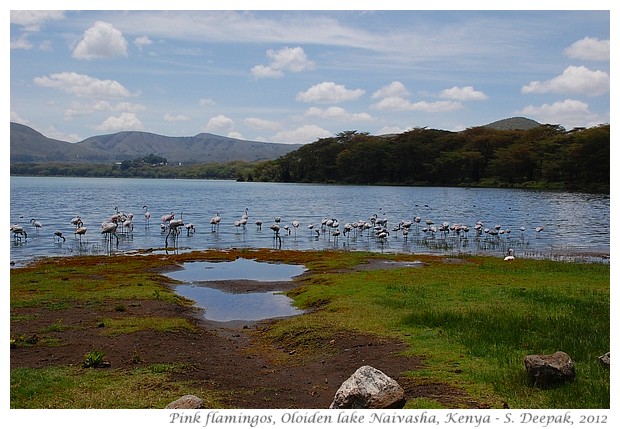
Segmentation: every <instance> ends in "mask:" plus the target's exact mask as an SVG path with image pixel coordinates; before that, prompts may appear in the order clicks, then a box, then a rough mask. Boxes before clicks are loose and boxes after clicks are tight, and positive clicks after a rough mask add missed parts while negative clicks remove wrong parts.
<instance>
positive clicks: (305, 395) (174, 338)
mask: <svg viewBox="0 0 620 429" xmlns="http://www.w3.org/2000/svg"><path fill="white" fill-rule="evenodd" d="M378 266H381V267H382V268H383V269H385V268H386V266H385V265H383V264H381V263H380V262H379V265H378ZM372 268H373V267H372V266H367V265H365V266H363V267H360V269H372ZM210 283H211V284H209V286H210V287H218V288H221V289H224V290H227V291H232V292H235V293H245V292H250V291H268V290H280V291H282V290H286V289H289V288H291V287H292V286H293V283H292V282H277V283H267V282H252V281H245V280H244V281H224V282H210ZM119 308H123V309H124V310H123V311H124V313H123V314H124V315H129V316H135V317H142V316H144V317H148V316H153V315H157V316H160V317H179V316H181V317H184V318H186V319H188V320H191V322H192V323H193V324H195V326H196V327H197V329H195V330H194V331H189V330H181V331H177V332H170V333H164V332H155V331H139V332H135V333H130V334H124V335H120V336H116V337H109V336H105V335H101V330H102V329H105V326H101V320H102V319H105V318H114V317H118V309H119ZM11 312H12V316H13V320H17V321H15V322H11V336H12V337H13V336H15V335H20V334H23V335H24V336H25V337H26V338H28V337H30V336H33V335H35V334H36V335H37V336H38V339H39V340H41V339H42V337H47V338H48V339H49V338H55V339H57V340H58V341H57V343H58V344H59V345H56V346H53V347H51V346H42V345H37V346H32V347H17V348H12V349H11V352H10V365H11V368H16V367H33V368H43V367H47V366H52V365H61V366H66V365H78V366H81V364H82V362H83V360H84V356H85V354H87V353H88V352H91V351H93V350H104V351H105V358H106V360H107V361H109V362H110V367H109V368H107V369H101V370H114V369H132V368H136V367H138V366H144V365H152V364H157V363H181V364H185V365H184V368H185V369H184V370H183V371H181V372H177V373H174V375H173V377H175V378H176V379H179V380H184V381H189V382H190V385H191V386H195V387H196V388H197V389H198V388H199V387H203V388H208V389H213V390H215V391H217V392H218V393H219V395H220V397H221V403H222V404H223V406H224V407H226V408H245V409H257V408H263V409H265V408H269V409H283V408H296V409H309V408H327V407H329V405H330V403H331V402H332V399H333V397H334V394H335V393H336V391H337V390H338V388H339V387H340V385H341V384H342V382H343V381H344V380H346V379H347V378H348V377H349V376H350V375H351V374H352V373H353V372H355V370H356V369H357V368H359V367H360V366H362V365H371V366H373V367H375V368H377V369H380V370H381V371H383V372H384V373H386V374H387V375H389V376H390V377H392V378H394V379H395V380H396V381H397V382H398V383H399V384H400V385H401V386H402V387H403V388H404V390H405V392H406V397H407V399H408V400H411V399H414V398H420V397H422V398H428V399H432V400H435V401H438V402H439V403H441V404H443V406H445V407H447V408H486V407H487V406H486V405H485V404H481V403H478V402H476V401H474V400H472V399H471V398H469V397H468V396H467V395H466V394H465V393H464V392H462V391H460V390H458V389H456V388H454V387H451V386H448V385H443V384H428V383H416V382H415V381H414V380H413V379H412V378H410V377H407V376H405V375H404V373H405V372H407V371H415V370H416V369H419V368H421V367H422V366H423V365H424V358H423V357H422V356H417V357H416V356H404V355H402V354H401V353H400V352H402V351H403V350H404V349H405V345H404V344H402V343H400V342H398V341H394V340H392V339H386V338H378V337H374V336H370V335H366V334H363V333H359V332H338V333H336V334H334V335H332V336H331V337H330V338H328V339H325V341H326V342H328V343H329V344H328V345H329V347H326V348H324V349H323V348H320V347H319V348H317V349H316V350H314V352H313V355H312V358H311V359H308V356H304V352H303V351H300V350H290V349H288V348H287V347H286V346H285V345H284V344H278V343H273V342H270V341H266V340H265V336H264V335H261V333H263V332H265V331H266V330H268V329H269V327H270V324H271V323H273V322H272V321H262V322H258V323H248V322H237V323H235V322H231V323H215V322H209V321H206V320H204V319H203V318H202V316H201V313H200V312H199V311H197V309H195V308H188V307H184V306H182V305H177V304H171V303H167V302H164V301H162V300H142V301H124V302H118V301H115V302H113V303H110V304H109V306H104V309H103V310H101V306H99V305H98V306H92V307H91V306H89V305H81V306H78V307H72V308H71V309H69V310H53V311H51V310H45V309H36V310H33V309H20V308H14V309H12V310H11ZM34 312H36V317H32V318H29V317H22V316H27V315H28V314H29V313H34ZM59 321H62V324H63V325H64V326H71V327H73V328H72V329H64V330H61V331H60V332H44V331H45V330H46V328H48V327H49V326H51V325H53V324H54V323H58V322H59ZM41 332H44V333H41ZM321 350H323V352H322V351H321ZM193 393H194V392H193V391H191V388H190V389H189V390H188V391H187V394H193ZM174 399H176V398H174Z"/></svg>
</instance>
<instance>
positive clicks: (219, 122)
mask: <svg viewBox="0 0 620 429" xmlns="http://www.w3.org/2000/svg"><path fill="white" fill-rule="evenodd" d="M234 124H235V123H234V121H233V120H232V119H230V118H229V117H227V116H224V115H217V116H214V117H212V118H211V119H209V122H208V123H207V125H206V127H204V128H203V131H207V132H216V133H217V132H220V133H221V132H230V131H232V128H233V126H234Z"/></svg>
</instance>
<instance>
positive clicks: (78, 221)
mask: <svg viewBox="0 0 620 429" xmlns="http://www.w3.org/2000/svg"><path fill="white" fill-rule="evenodd" d="M142 208H143V209H144V226H145V228H146V229H148V228H149V227H150V220H151V213H150V211H149V208H148V206H147V205H145V206H143V207H142ZM114 210H115V213H114V214H112V215H111V216H109V217H108V218H106V219H105V220H104V221H103V222H102V223H101V229H100V234H101V235H102V236H103V238H104V240H105V241H106V243H109V244H110V245H111V244H112V243H113V241H114V240H115V241H116V245H117V246H118V243H119V237H118V234H117V232H118V233H130V232H133V229H134V218H135V215H134V214H133V213H127V214H126V213H124V212H122V211H119V209H118V207H115V208H114ZM248 221H249V214H248V209H247V208H246V209H245V210H244V213H243V215H241V217H240V218H238V219H236V220H234V222H233V223H232V225H233V226H234V227H235V228H236V230H237V233H239V232H245V231H246V228H247V224H248ZM281 221H282V219H281V217H279V216H276V217H275V218H274V221H273V223H271V225H270V226H269V228H270V229H271V230H272V231H273V239H274V242H275V243H276V244H277V245H278V246H279V247H281V244H282V235H283V234H284V235H292V234H294V235H295V237H296V236H297V230H298V229H299V228H300V226H301V223H300V222H299V221H298V220H293V221H292V222H291V224H290V226H289V225H288V224H285V225H282V224H281ZM70 222H71V225H73V227H74V228H75V229H74V231H73V234H74V236H75V237H76V239H79V241H80V243H81V241H82V237H83V236H84V235H85V234H86V232H87V231H88V228H87V227H86V226H85V225H84V222H83V221H82V218H81V217H80V216H75V217H74V218H73V219H71V221H70ZM221 222H222V217H221V216H220V213H219V212H217V213H216V215H215V216H213V217H212V218H211V219H210V225H211V232H212V233H217V232H218V231H219V228H220V224H221ZM30 224H31V225H32V226H33V227H34V228H35V230H36V232H37V233H38V232H39V230H40V229H41V228H42V227H43V224H42V223H41V222H40V221H38V220H36V219H34V218H33V219H31V220H30ZM254 224H255V226H256V228H257V230H261V229H262V225H263V222H262V221H261V220H255V221H254ZM160 229H161V232H162V234H165V247H166V248H168V247H169V244H172V246H173V247H175V246H176V245H177V238H178V237H179V235H181V231H182V230H183V229H185V230H186V232H187V235H188V236H190V235H193V234H194V233H195V231H196V227H195V225H194V224H193V223H191V222H185V220H184V219H183V212H181V214H180V217H179V218H175V213H174V212H170V213H167V214H164V215H162V216H161V223H160ZM307 229H308V230H309V231H310V234H312V235H314V236H315V237H317V238H318V237H320V236H327V237H328V238H329V239H330V240H332V239H333V240H334V243H336V242H337V240H338V239H339V237H340V236H341V235H342V236H344V237H349V236H351V235H353V236H355V237H357V236H362V235H363V234H366V236H368V237H374V238H375V239H377V240H380V241H381V242H382V243H384V242H385V241H386V240H387V238H388V237H389V236H390V232H392V233H393V234H400V235H402V240H404V241H405V242H406V241H407V240H408V237H409V234H410V232H411V231H412V230H415V233H416V234H417V235H419V234H420V233H421V234H422V237H423V238H424V239H425V240H434V239H436V238H438V237H439V238H442V239H444V240H445V239H448V238H449V237H451V238H452V239H453V240H455V239H456V240H467V239H468V238H469V234H470V232H472V233H474V234H475V238H476V240H485V241H491V242H493V241H495V242H499V240H500V237H506V238H507V241H508V242H510V234H511V232H512V231H511V230H510V229H508V228H502V226H501V225H494V226H493V227H485V226H484V224H483V223H482V222H481V221H478V222H476V224H475V226H474V227H473V228H470V227H469V226H467V225H464V224H459V223H453V224H450V223H448V222H442V223H440V224H438V225H436V224H435V222H434V221H432V220H431V219H427V220H425V221H424V223H422V218H421V217H420V216H415V217H413V219H411V220H403V221H400V222H398V223H397V224H396V225H395V226H393V227H392V228H388V219H387V218H385V217H379V216H378V215H377V214H373V215H372V216H370V217H369V218H368V220H358V221H355V222H345V223H343V224H341V223H340V222H339V221H338V219H336V218H333V217H332V218H329V217H324V218H322V220H321V221H320V223H318V222H317V223H316V224H315V223H309V224H307ZM472 229H473V231H472ZM240 230H241V231H240ZM525 230H526V228H525V227H520V228H519V233H520V236H521V239H523V234H524V232H525ZM543 230H544V228H543V227H542V226H539V227H536V228H535V231H536V234H537V235H538V234H540V233H541V232H542V231H543ZM11 233H12V234H13V238H14V240H15V241H22V240H26V239H27V238H28V233H27V231H26V228H24V227H23V226H22V225H20V224H18V223H15V224H12V225H11ZM54 240H57V241H58V242H60V241H61V240H62V241H63V242H64V241H66V237H65V236H64V234H63V232H62V231H60V230H56V231H54ZM504 259H505V260H507V261H508V260H513V259H514V251H513V249H512V248H510V247H508V248H507V250H506V252H505V258H504Z"/></svg>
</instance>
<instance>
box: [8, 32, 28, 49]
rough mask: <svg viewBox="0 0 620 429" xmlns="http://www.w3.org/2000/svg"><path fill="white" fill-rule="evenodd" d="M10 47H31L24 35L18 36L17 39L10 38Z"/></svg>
mask: <svg viewBox="0 0 620 429" xmlns="http://www.w3.org/2000/svg"><path fill="white" fill-rule="evenodd" d="M11 49H25V50H28V49H32V43H30V40H28V38H27V37H26V36H23V35H22V36H20V37H18V38H17V39H14V40H11Z"/></svg>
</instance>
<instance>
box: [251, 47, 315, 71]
mask: <svg viewBox="0 0 620 429" xmlns="http://www.w3.org/2000/svg"><path fill="white" fill-rule="evenodd" d="M267 58H269V60H270V62H269V64H268V65H262V64H259V65H257V66H254V67H252V74H253V75H254V76H255V77H258V78H270V77H274V78H275V77H282V76H284V72H285V71H290V72H293V73H299V72H302V71H304V70H311V69H313V68H314V62H313V61H310V60H309V59H308V57H307V56H306V53H305V52H304V50H303V48H301V47H299V46H298V47H296V48H288V47H286V48H282V49H280V50H278V51H274V50H273V49H269V50H268V51H267Z"/></svg>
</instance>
